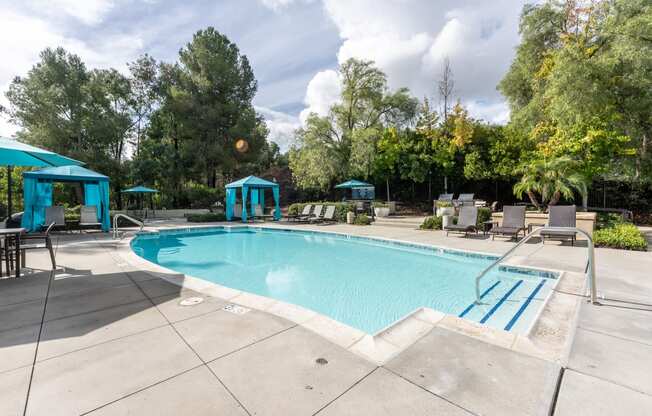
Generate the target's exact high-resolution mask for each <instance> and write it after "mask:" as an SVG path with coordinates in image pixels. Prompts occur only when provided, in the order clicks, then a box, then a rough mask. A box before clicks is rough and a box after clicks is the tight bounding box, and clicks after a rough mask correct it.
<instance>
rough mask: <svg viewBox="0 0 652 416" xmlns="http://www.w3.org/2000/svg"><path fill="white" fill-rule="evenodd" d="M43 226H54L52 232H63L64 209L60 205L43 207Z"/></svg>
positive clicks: (64, 225) (64, 221)
mask: <svg viewBox="0 0 652 416" xmlns="http://www.w3.org/2000/svg"><path fill="white" fill-rule="evenodd" d="M45 224H47V225H48V228H50V227H49V225H50V224H54V226H53V227H52V230H64V229H65V228H66V214H65V208H64V207H62V206H61V205H54V206H51V207H45Z"/></svg>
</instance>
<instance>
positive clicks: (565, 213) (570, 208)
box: [541, 205, 577, 246]
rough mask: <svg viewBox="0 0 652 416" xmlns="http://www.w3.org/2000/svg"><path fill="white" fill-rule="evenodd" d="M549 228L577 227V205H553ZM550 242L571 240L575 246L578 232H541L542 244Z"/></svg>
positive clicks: (549, 217)
mask: <svg viewBox="0 0 652 416" xmlns="http://www.w3.org/2000/svg"><path fill="white" fill-rule="evenodd" d="M547 226H548V227H575V226H576V208H575V205H552V206H550V207H549V208H548V225H547ZM546 239H548V240H570V241H571V245H573V246H574V245H575V240H576V239H577V232H576V231H575V230H568V231H566V230H563V231H562V230H560V231H549V230H546V229H545V228H544V229H543V230H541V242H542V243H544V244H545V242H546Z"/></svg>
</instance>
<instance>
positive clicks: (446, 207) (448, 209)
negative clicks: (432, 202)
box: [436, 201, 455, 217]
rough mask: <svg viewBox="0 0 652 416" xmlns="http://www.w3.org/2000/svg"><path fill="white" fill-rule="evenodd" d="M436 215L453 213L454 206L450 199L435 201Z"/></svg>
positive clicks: (441, 215)
mask: <svg viewBox="0 0 652 416" xmlns="http://www.w3.org/2000/svg"><path fill="white" fill-rule="evenodd" d="M436 206H437V216H438V217H443V216H447V215H455V207H453V203H452V202H451V201H437V205H436Z"/></svg>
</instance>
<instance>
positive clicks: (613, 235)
mask: <svg viewBox="0 0 652 416" xmlns="http://www.w3.org/2000/svg"><path fill="white" fill-rule="evenodd" d="M593 242H594V243H595V245H596V246H598V247H611V248H620V249H624V250H640V251H644V250H647V242H646V241H645V237H644V236H643V234H641V231H640V230H639V229H638V228H637V227H636V226H635V225H634V224H629V223H624V222H621V223H619V224H616V225H614V226H612V227H608V228H603V229H601V230H596V231H595V232H594V233H593Z"/></svg>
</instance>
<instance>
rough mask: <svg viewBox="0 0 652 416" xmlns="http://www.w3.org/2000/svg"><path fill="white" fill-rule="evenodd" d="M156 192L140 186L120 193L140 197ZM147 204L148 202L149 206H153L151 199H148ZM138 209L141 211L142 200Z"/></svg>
mask: <svg viewBox="0 0 652 416" xmlns="http://www.w3.org/2000/svg"><path fill="white" fill-rule="evenodd" d="M157 192H158V191H157V190H156V189H152V188H148V187H146V186H142V185H138V186H134V187H133V188H129V189H125V190H124V191H122V193H123V194H140V195H142V194H154V193H157ZM149 202H150V205H152V204H153V203H152V200H151V198H150V200H149ZM140 208H141V209H142V208H143V200H142V199H141V200H140ZM152 209H153V206H152Z"/></svg>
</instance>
